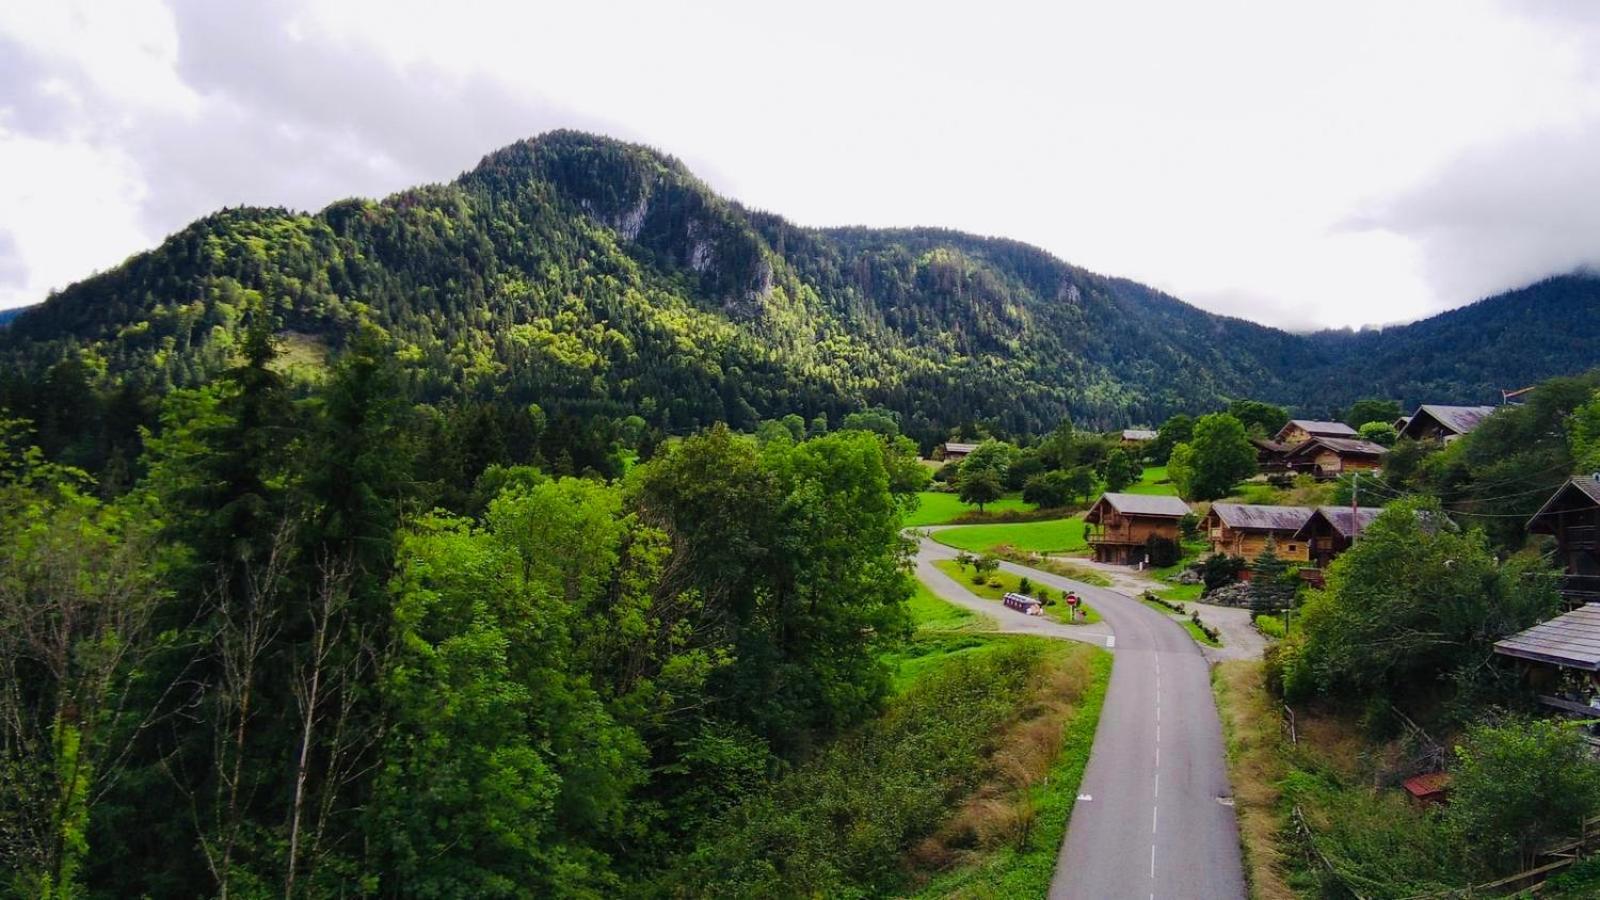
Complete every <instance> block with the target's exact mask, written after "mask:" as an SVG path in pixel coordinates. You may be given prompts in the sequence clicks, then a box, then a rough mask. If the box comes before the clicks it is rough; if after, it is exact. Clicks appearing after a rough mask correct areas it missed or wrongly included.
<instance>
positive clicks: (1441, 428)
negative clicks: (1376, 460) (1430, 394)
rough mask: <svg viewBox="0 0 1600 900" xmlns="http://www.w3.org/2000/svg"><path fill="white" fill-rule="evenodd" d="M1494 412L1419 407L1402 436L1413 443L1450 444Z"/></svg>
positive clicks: (1490, 409) (1478, 408)
mask: <svg viewBox="0 0 1600 900" xmlns="http://www.w3.org/2000/svg"><path fill="white" fill-rule="evenodd" d="M1493 412H1494V407H1492V406H1434V405H1432V404H1424V405H1422V406H1419V407H1417V411H1416V412H1414V413H1412V414H1411V418H1410V420H1409V421H1407V422H1406V427H1405V428H1403V429H1401V431H1400V436H1401V437H1402V438H1409V439H1411V440H1413V441H1442V442H1444V443H1449V442H1450V441H1453V440H1455V439H1456V438H1458V437H1461V436H1462V435H1464V434H1467V433H1468V432H1470V431H1472V429H1474V428H1477V427H1478V426H1479V425H1480V424H1482V423H1483V420H1484V419H1487V418H1489V415H1490V414H1491V413H1493Z"/></svg>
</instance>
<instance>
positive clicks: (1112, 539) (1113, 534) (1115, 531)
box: [1083, 528, 1145, 544]
mask: <svg viewBox="0 0 1600 900" xmlns="http://www.w3.org/2000/svg"><path fill="white" fill-rule="evenodd" d="M1083 537H1084V540H1086V541H1088V542H1089V543H1090V544H1143V543H1144V542H1145V537H1144V535H1135V534H1134V533H1133V530H1132V529H1129V528H1088V529H1085V530H1084V533H1083Z"/></svg>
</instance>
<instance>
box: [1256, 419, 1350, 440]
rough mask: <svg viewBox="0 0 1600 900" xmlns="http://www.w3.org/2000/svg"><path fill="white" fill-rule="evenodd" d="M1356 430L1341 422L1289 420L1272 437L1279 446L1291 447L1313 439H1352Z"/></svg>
mask: <svg viewBox="0 0 1600 900" xmlns="http://www.w3.org/2000/svg"><path fill="white" fill-rule="evenodd" d="M1355 436H1356V430H1355V429H1354V428H1351V427H1350V426H1349V425H1346V424H1345V423H1343V422H1316V421H1312V420H1311V419H1290V420H1289V424H1287V425H1285V426H1283V427H1282V428H1280V429H1278V433H1277V434H1275V435H1273V436H1272V439H1273V440H1274V441H1277V442H1278V443H1280V444H1288V445H1289V446H1291V447H1293V446H1295V445H1296V444H1300V443H1303V442H1305V441H1308V440H1310V439H1311V438H1314V437H1335V438H1353V437H1355Z"/></svg>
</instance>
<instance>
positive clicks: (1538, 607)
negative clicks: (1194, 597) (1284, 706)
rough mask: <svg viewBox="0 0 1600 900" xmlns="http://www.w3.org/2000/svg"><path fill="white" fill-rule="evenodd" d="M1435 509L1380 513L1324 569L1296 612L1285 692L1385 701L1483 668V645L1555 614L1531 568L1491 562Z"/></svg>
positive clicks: (1550, 596) (1472, 535) (1471, 537)
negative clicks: (1297, 642)
mask: <svg viewBox="0 0 1600 900" xmlns="http://www.w3.org/2000/svg"><path fill="white" fill-rule="evenodd" d="M1444 521H1445V520H1444V518H1443V516H1442V514H1441V513H1440V511H1439V508H1438V505H1437V503H1430V502H1425V501H1402V502H1399V503H1396V504H1395V505H1393V506H1390V507H1389V508H1387V509H1386V510H1385V511H1384V512H1383V514H1382V515H1380V516H1379V517H1378V518H1377V519H1376V520H1375V521H1374V522H1373V523H1372V525H1371V526H1370V527H1369V528H1367V529H1366V530H1365V531H1363V532H1362V535H1361V539H1360V540H1359V541H1357V542H1356V543H1355V545H1354V546H1353V547H1351V548H1350V549H1349V550H1347V551H1346V552H1345V553H1344V554H1342V555H1341V556H1340V557H1339V558H1338V559H1336V560H1334V562H1333V564H1332V565H1331V566H1329V568H1328V570H1327V587H1326V589H1325V590H1321V591H1313V592H1311V594H1310V599H1309V600H1307V602H1306V603H1305V605H1304V607H1303V609H1302V611H1301V614H1300V619H1299V621H1300V626H1301V627H1300V631H1299V634H1298V637H1300V638H1301V639H1303V641H1304V644H1303V647H1300V648H1297V649H1296V650H1295V651H1293V652H1294V653H1295V654H1296V656H1295V660H1294V665H1293V666H1292V667H1289V668H1286V669H1285V671H1284V687H1285V690H1286V691H1287V692H1288V693H1289V694H1290V695H1291V696H1306V695H1310V694H1329V695H1334V696H1339V697H1343V698H1347V699H1360V698H1366V697H1374V696H1378V697H1392V696H1395V695H1396V692H1398V691H1400V690H1402V689H1403V688H1405V687H1407V686H1409V685H1416V684H1427V683H1431V682H1433V681H1435V680H1437V679H1440V678H1442V677H1444V676H1446V675H1449V674H1452V673H1462V674H1463V676H1464V677H1465V675H1466V674H1469V673H1470V674H1472V676H1473V677H1477V675H1479V674H1482V673H1484V672H1487V671H1489V670H1488V669H1487V668H1486V667H1485V665H1484V664H1485V663H1486V662H1487V661H1488V658H1489V655H1490V645H1491V644H1492V643H1493V642H1494V641H1495V640H1496V639H1498V638H1500V637H1503V636H1505V635H1507V634H1511V633H1512V632H1515V631H1518V630H1520V629H1522V628H1526V627H1528V626H1530V625H1532V624H1534V623H1535V622H1538V621H1541V620H1542V619H1544V618H1546V617H1548V616H1549V615H1550V614H1552V613H1553V612H1554V611H1555V610H1556V608H1557V599H1556V596H1555V594H1554V591H1553V589H1552V587H1551V581H1550V580H1549V579H1540V578H1532V577H1525V575H1531V574H1533V573H1535V572H1538V571H1539V569H1538V568H1537V564H1536V563H1528V562H1525V561H1523V560H1511V561H1508V562H1506V563H1504V564H1501V563H1498V562H1497V561H1496V560H1495V558H1494V555H1493V554H1492V553H1491V552H1490V551H1489V548H1488V545H1487V542H1486V541H1485V539H1484V537H1483V534H1482V533H1481V532H1478V531H1470V532H1459V531H1456V530H1453V529H1451V528H1449V527H1446V526H1445V525H1444Z"/></svg>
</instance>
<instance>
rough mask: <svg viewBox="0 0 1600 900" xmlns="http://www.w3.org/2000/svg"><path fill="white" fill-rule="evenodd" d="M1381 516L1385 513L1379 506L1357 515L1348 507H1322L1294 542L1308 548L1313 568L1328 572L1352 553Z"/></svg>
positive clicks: (1358, 511)
mask: <svg viewBox="0 0 1600 900" xmlns="http://www.w3.org/2000/svg"><path fill="white" fill-rule="evenodd" d="M1381 512H1383V510H1382V509H1381V508H1379V507H1376V506H1363V507H1361V508H1360V509H1359V510H1356V511H1354V512H1352V511H1351V509H1350V507H1348V506H1319V507H1317V508H1316V509H1314V510H1312V511H1311V518H1309V519H1307V520H1306V524H1304V525H1302V526H1300V530H1299V531H1297V532H1295V533H1294V540H1295V541H1297V542H1301V543H1304V544H1305V545H1306V553H1307V554H1308V555H1309V556H1310V562H1311V564H1312V565H1313V566H1316V567H1317V568H1319V569H1322V568H1327V565H1328V563H1331V562H1333V560H1334V558H1335V557H1337V556H1338V555H1339V554H1341V553H1343V552H1344V551H1346V550H1348V549H1350V545H1351V543H1353V542H1354V541H1355V539H1356V537H1357V536H1358V535H1360V534H1361V532H1363V531H1365V530H1366V529H1367V528H1368V526H1370V525H1371V524H1372V522H1373V520H1375V519H1377V518H1378V514H1379V513H1381Z"/></svg>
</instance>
